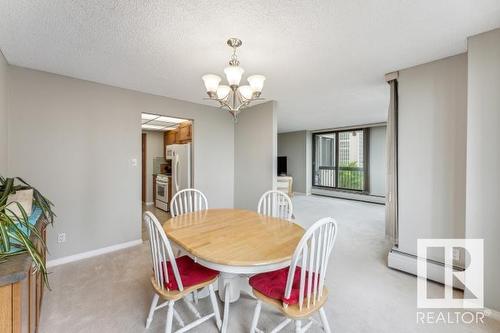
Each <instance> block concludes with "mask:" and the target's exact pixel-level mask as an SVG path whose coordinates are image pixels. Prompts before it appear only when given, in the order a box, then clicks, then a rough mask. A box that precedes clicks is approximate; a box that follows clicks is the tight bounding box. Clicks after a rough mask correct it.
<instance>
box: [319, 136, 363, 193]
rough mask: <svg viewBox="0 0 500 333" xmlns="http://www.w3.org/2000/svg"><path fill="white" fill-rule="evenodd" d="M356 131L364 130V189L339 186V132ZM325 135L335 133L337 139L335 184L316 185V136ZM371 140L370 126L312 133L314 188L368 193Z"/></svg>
mask: <svg viewBox="0 0 500 333" xmlns="http://www.w3.org/2000/svg"><path fill="white" fill-rule="evenodd" d="M354 131H361V132H363V189H361V190H358V189H350V188H344V187H339V186H338V184H339V165H338V164H339V146H340V141H339V134H340V133H345V132H354ZM322 134H323V135H324V134H333V135H334V139H335V152H334V155H335V166H334V170H335V186H324V185H316V184H315V181H314V178H315V175H316V168H315V167H316V165H315V164H316V137H317V136H319V135H322ZM369 141H370V127H356V128H349V129H338V130H329V131H319V132H313V133H312V140H311V143H312V161H311V166H312V175H311V176H312V179H311V184H312V187H313V188H319V189H327V190H331V191H342V192H353V193H358V194H366V193H369V192H370V186H369V181H370V175H369V171H370V168H369V161H370V154H369V147H370V144H369Z"/></svg>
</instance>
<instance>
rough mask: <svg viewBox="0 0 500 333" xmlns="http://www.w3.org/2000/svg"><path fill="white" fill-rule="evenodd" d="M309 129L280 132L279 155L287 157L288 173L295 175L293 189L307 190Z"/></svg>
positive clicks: (298, 190) (303, 191) (295, 190)
mask: <svg viewBox="0 0 500 333" xmlns="http://www.w3.org/2000/svg"><path fill="white" fill-rule="evenodd" d="M306 146H307V131H297V132H288V133H280V134H278V156H286V157H287V174H288V175H289V176H292V177H293V191H294V192H299V193H306V192H307V172H306V169H307V164H308V163H309V164H310V162H309V161H308V159H307V151H306Z"/></svg>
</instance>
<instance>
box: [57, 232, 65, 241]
mask: <svg viewBox="0 0 500 333" xmlns="http://www.w3.org/2000/svg"><path fill="white" fill-rule="evenodd" d="M57 242H58V243H64V242H66V234H65V233H64V232H62V233H60V234H57Z"/></svg>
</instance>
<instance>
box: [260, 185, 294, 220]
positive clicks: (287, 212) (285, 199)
mask: <svg viewBox="0 0 500 333" xmlns="http://www.w3.org/2000/svg"><path fill="white" fill-rule="evenodd" d="M257 212H258V213H259V214H264V215H268V216H272V217H277V218H281V219H285V220H291V219H292V218H293V205H292V200H290V197H289V196H288V195H286V193H284V192H281V191H276V190H271V191H267V192H266V193H264V194H263V195H262V196H261V197H260V200H259V204H258V205H257Z"/></svg>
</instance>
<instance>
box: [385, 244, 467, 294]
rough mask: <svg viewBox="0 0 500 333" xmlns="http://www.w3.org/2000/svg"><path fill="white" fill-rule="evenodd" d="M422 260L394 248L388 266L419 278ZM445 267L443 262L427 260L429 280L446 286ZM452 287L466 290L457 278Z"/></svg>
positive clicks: (458, 268) (461, 269)
mask: <svg viewBox="0 0 500 333" xmlns="http://www.w3.org/2000/svg"><path fill="white" fill-rule="evenodd" d="M421 260H424V259H421V258H419V257H417V256H415V255H412V254H408V253H405V252H401V251H399V250H398V249H397V248H392V249H391V251H390V252H389V255H388V256H387V265H388V266H389V267H390V268H393V269H396V270H398V271H402V272H405V273H409V274H412V275H415V276H418V274H417V263H418V262H419V261H421ZM444 267H445V265H444V264H443V263H442V262H439V261H435V260H430V259H427V279H428V280H431V281H434V282H439V283H441V284H444ZM453 269H454V270H456V271H463V270H464V269H463V268H462V267H459V266H453ZM452 287H454V288H457V289H461V290H464V285H463V283H461V282H460V281H458V280H457V279H455V278H454V279H453V286H452Z"/></svg>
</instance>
